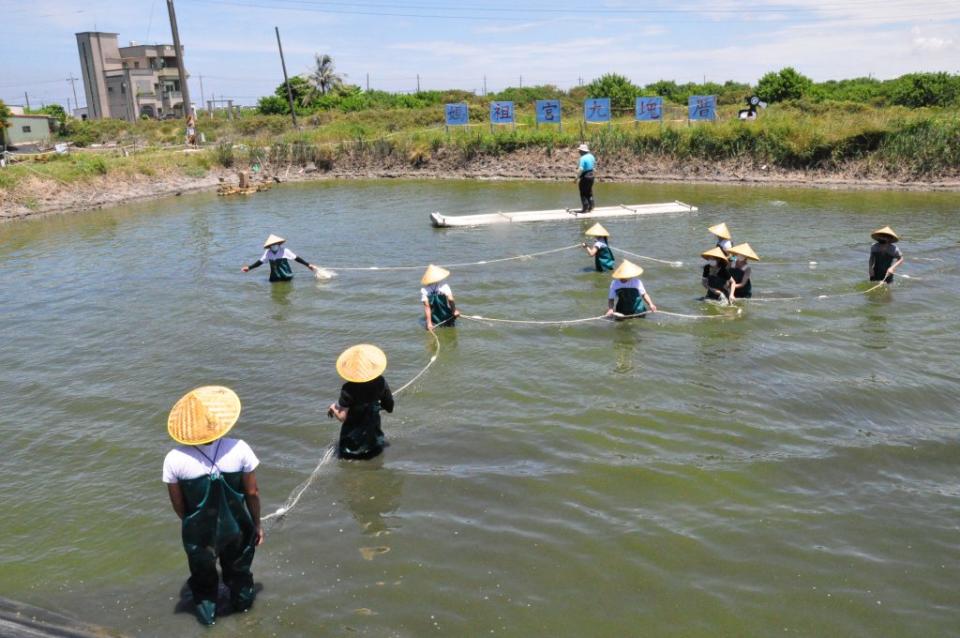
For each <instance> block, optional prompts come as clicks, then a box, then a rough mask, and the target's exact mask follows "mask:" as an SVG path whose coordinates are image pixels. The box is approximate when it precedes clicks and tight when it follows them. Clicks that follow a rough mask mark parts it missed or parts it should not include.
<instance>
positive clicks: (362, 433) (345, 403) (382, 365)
mask: <svg viewBox="0 0 960 638" xmlns="http://www.w3.org/2000/svg"><path fill="white" fill-rule="evenodd" d="M386 369H387V355H385V354H384V353H383V350H381V349H380V348H378V347H376V346H374V345H370V344H368V343H361V344H360V345H356V346H352V347H350V348H347V349H346V350H344V351H343V352H342V353H341V354H340V356H339V357H338V358H337V374H339V375H340V376H341V377H342V378H343V379H344V380H345V381H346V383H344V384H343V387H341V388H340V398H339V399H337V402H336V403H331V404H330V407H329V409H328V410H327V416H330V417H334V418H336V419H337V420H338V421H340V423H342V424H343V425H342V426H341V427H340V441H339V443H338V444H337V452H338V453H339V456H340V458H342V459H356V460H366V459H372V458H373V457H375V456H377V455H379V454H380V453H381V452H383V448H384V447H386V445H387V442H386V438H385V437H384V435H383V429H382V428H381V426H380V410H386V411H387V412H393V393H391V392H390V386H389V385H387V380H386V379H384V378H383V376H382V375H383V371H384V370H386Z"/></svg>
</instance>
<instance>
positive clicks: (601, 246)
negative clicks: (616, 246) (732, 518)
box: [580, 223, 616, 272]
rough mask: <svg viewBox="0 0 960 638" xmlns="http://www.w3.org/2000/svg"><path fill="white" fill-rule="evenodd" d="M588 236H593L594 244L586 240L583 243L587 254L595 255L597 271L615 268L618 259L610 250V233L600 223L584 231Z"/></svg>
mask: <svg viewBox="0 0 960 638" xmlns="http://www.w3.org/2000/svg"><path fill="white" fill-rule="evenodd" d="M584 234H585V235H586V236H587V237H593V238H594V240H593V246H588V245H587V244H586V242H583V243H581V244H580V245H581V246H583V247H584V248H585V249H586V250H587V254H588V255H590V256H591V257H593V266H594V268H596V269H597V272H605V271H608V270H613V268H614V266H616V260H615V258H614V256H613V251H612V250H610V233H609V232H607V229H606V228H604V227H603V226H601V225H600V224H599V223H597V224H594V225H593V226H591V227H590V228H588V229H587V232H585V233H584Z"/></svg>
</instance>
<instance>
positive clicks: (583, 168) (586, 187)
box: [576, 144, 597, 213]
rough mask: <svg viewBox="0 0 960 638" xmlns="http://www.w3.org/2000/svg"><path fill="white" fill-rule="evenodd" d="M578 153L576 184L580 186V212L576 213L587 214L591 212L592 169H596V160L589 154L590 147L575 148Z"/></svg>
mask: <svg viewBox="0 0 960 638" xmlns="http://www.w3.org/2000/svg"><path fill="white" fill-rule="evenodd" d="M577 151H579V152H580V163H579V164H578V165H577V178H576V181H577V184H578V185H579V186H580V210H578V211H577V212H578V213H589V212H590V211H592V210H593V204H594V201H593V181H594V169H595V168H596V167H597V158H596V157H594V156H593V153H591V152H590V147H589V146H587V145H586V144H581V145H580V146H578V147H577Z"/></svg>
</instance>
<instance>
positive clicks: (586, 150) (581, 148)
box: [577, 144, 590, 153]
mask: <svg viewBox="0 0 960 638" xmlns="http://www.w3.org/2000/svg"><path fill="white" fill-rule="evenodd" d="M577 150H578V151H582V152H584V153H589V152H590V147H589V146H587V145H586V144H581V145H580V146H578V147H577Z"/></svg>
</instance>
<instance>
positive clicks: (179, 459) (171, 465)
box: [163, 438, 260, 483]
mask: <svg viewBox="0 0 960 638" xmlns="http://www.w3.org/2000/svg"><path fill="white" fill-rule="evenodd" d="M218 443H219V444H220V447H219V450H218V448H217V444H218ZM201 451H202V452H203V453H202V454H201ZM204 454H206V455H207V457H209V459H208V458H206V457H204ZM214 454H216V455H217V456H216V458H214V456H213V455H214ZM210 459H212V460H213V461H214V462H215V463H216V465H217V468H218V469H219V470H220V472H221V473H224V472H244V473H250V472H252V471H254V470H255V469H257V466H258V465H260V459H258V458H257V455H256V454H254V453H253V450H251V449H250V446H249V445H247V444H246V443H245V442H243V441H242V440H240V439H228V438H222V439H219V440H217V441H214V442H213V443H209V444H207V445H197V446H193V445H179V446H177V447H175V448H173V449H172V450H170V451H169V452H168V453H167V457H166V458H165V459H163V482H164V483H178V482H179V481H181V480H187V479H194V478H198V477H201V476H209V475H210V473H211V470H212V469H213V467H212V466H211V464H210Z"/></svg>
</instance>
